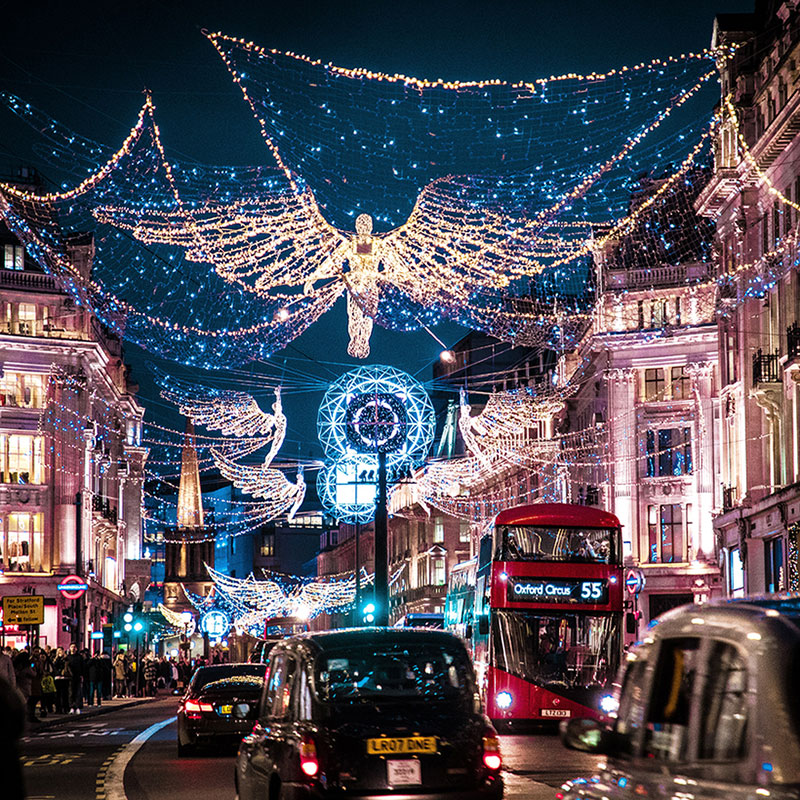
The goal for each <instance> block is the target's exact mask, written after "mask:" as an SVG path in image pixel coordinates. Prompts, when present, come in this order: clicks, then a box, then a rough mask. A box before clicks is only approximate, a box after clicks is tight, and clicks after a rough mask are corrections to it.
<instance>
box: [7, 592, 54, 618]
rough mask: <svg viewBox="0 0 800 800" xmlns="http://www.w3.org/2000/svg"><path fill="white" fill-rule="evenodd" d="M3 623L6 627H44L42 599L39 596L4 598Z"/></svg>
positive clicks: (28, 595) (10, 596) (26, 595)
mask: <svg viewBox="0 0 800 800" xmlns="http://www.w3.org/2000/svg"><path fill="white" fill-rule="evenodd" d="M3 623H4V624H6V625H12V624H13V625H44V597H43V596H42V595H40V594H22V595H9V596H7V597H4V598H3Z"/></svg>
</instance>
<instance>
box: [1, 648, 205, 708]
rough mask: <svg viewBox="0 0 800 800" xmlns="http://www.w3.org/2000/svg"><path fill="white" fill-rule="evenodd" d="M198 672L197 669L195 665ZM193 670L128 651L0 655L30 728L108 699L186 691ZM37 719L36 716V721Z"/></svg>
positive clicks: (4, 675)
mask: <svg viewBox="0 0 800 800" xmlns="http://www.w3.org/2000/svg"><path fill="white" fill-rule="evenodd" d="M195 666H196V665H195ZM192 671H193V665H192V664H190V663H189V662H188V661H185V660H174V659H171V658H166V657H164V656H161V657H157V656H156V655H155V654H153V653H150V652H146V653H142V654H138V655H137V653H136V652H135V651H131V650H125V651H123V650H118V651H116V652H114V653H113V654H109V653H107V652H95V653H91V652H90V651H89V650H87V649H84V650H79V649H78V647H77V646H76V645H75V644H71V645H70V646H69V648H68V649H66V650H65V649H64V648H63V647H50V646H47V647H44V648H40V647H31V648H27V647H26V648H23V649H21V650H15V649H13V648H12V647H5V648H4V649H3V650H2V651H0V678H3V679H5V680H6V681H7V682H8V683H9V684H10V685H11V686H15V687H16V688H17V690H18V691H19V693H20V694H21V695H22V697H23V698H24V700H25V705H26V709H27V716H28V721H29V722H36V721H38V719H39V718H44V717H47V716H48V714H52V713H56V714H80V713H81V709H82V708H84V707H85V706H93V705H98V706H100V705H102V704H103V701H104V700H110V699H111V698H112V697H153V696H155V695H156V693H157V692H158V690H159V689H166V690H174V689H177V688H178V687H179V686H180V685H186V683H187V682H188V681H189V679H190V678H191V674H192ZM37 713H38V716H37Z"/></svg>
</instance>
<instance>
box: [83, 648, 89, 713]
mask: <svg viewBox="0 0 800 800" xmlns="http://www.w3.org/2000/svg"><path fill="white" fill-rule="evenodd" d="M81 655H82V656H83V665H82V666H83V684H82V685H83V705H85V706H88V705H89V662H90V661H91V659H92V656H91V654H90V653H89V651H88V650H87V649H86V648H85V647H84V648H83V650H81Z"/></svg>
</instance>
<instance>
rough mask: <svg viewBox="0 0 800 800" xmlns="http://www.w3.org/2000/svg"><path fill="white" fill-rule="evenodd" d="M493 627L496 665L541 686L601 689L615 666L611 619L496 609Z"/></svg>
mask: <svg viewBox="0 0 800 800" xmlns="http://www.w3.org/2000/svg"><path fill="white" fill-rule="evenodd" d="M492 628H493V630H492V636H493V645H494V658H495V662H494V663H495V666H496V667H497V668H499V669H502V670H504V671H505V672H509V673H511V674H512V675H516V677H518V678H522V679H523V680H526V681H530V682H532V683H535V684H538V685H540V686H545V687H547V686H552V685H558V686H560V687H561V689H562V690H563V689H586V688H589V687H597V686H604V685H605V684H606V683H608V682H609V681H611V680H612V679H613V678H614V676H615V673H616V670H617V667H618V666H619V654H620V641H619V637H620V626H619V621H618V618H617V617H615V616H611V615H603V616H600V615H597V616H594V615H589V614H569V613H567V614H564V615H560V616H552V617H549V616H543V615H542V614H541V613H539V612H536V613H534V612H530V613H529V612H523V611H511V610H509V611H505V610H499V611H496V612H495V614H494V617H493V620H492Z"/></svg>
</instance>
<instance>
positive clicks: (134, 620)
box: [122, 606, 147, 636]
mask: <svg viewBox="0 0 800 800" xmlns="http://www.w3.org/2000/svg"><path fill="white" fill-rule="evenodd" d="M146 627H147V622H146V620H145V619H144V617H143V616H142V615H141V614H140V613H139V612H135V611H134V610H133V606H130V607H129V608H128V610H127V611H126V612H125V613H124V614H123V615H122V629H123V630H124V631H125V633H127V634H128V636H141V635H142V634H143V633H144V631H145V628H146Z"/></svg>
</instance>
